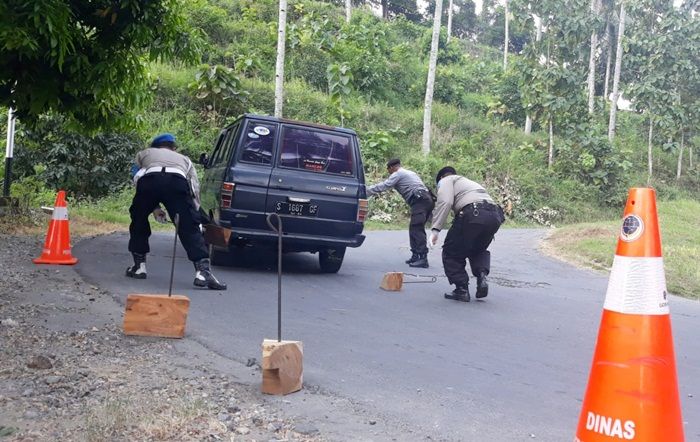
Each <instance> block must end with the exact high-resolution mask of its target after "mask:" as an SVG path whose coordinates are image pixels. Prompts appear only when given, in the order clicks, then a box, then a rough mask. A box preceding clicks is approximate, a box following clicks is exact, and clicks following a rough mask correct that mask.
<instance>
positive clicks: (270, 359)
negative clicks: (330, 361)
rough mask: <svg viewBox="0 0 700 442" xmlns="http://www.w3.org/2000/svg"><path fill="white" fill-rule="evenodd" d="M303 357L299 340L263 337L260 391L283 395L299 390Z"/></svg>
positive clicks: (301, 381)
mask: <svg viewBox="0 0 700 442" xmlns="http://www.w3.org/2000/svg"><path fill="white" fill-rule="evenodd" d="M303 358H304V346H303V344H302V342H301V341H281V342H278V341H276V340H273V339H265V340H264V341H263V343H262V371H263V381H262V392H263V393H265V394H276V395H284V394H289V393H293V392H295V391H299V390H301V385H302V383H303V377H304V366H303Z"/></svg>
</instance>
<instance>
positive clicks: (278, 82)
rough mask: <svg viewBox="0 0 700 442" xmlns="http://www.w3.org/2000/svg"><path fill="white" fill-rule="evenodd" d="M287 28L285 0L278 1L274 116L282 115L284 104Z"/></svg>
mask: <svg viewBox="0 0 700 442" xmlns="http://www.w3.org/2000/svg"><path fill="white" fill-rule="evenodd" d="M286 28H287V0H280V2H279V18H278V22H277V62H276V63H275V117H278V118H281V117H282V106H283V105H284V53H285V43H286V40H287V38H286Z"/></svg>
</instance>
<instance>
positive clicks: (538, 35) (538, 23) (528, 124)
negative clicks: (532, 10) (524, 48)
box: [525, 15, 542, 135]
mask: <svg viewBox="0 0 700 442" xmlns="http://www.w3.org/2000/svg"><path fill="white" fill-rule="evenodd" d="M532 17H533V21H534V22H535V41H540V40H542V20H540V18H539V17H538V16H536V15H533V16H532ZM525 133H526V134H528V135H529V134H530V133H532V116H531V115H530V112H528V113H527V114H526V115H525Z"/></svg>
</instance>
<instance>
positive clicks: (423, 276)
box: [403, 273, 437, 284]
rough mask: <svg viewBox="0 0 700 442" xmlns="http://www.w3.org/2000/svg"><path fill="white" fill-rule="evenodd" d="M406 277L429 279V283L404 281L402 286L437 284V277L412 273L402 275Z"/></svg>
mask: <svg viewBox="0 0 700 442" xmlns="http://www.w3.org/2000/svg"><path fill="white" fill-rule="evenodd" d="M404 275H406V276H413V277H415V278H430V281H404V282H403V283H404V284H432V283H433V282H437V276H435V275H415V274H413V273H404Z"/></svg>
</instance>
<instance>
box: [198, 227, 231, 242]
mask: <svg viewBox="0 0 700 442" xmlns="http://www.w3.org/2000/svg"><path fill="white" fill-rule="evenodd" d="M230 238H231V229H227V228H225V227H221V226H217V225H216V224H206V225H205V226H204V241H206V242H207V244H212V245H215V246H218V247H228V241H229V239H230Z"/></svg>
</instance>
